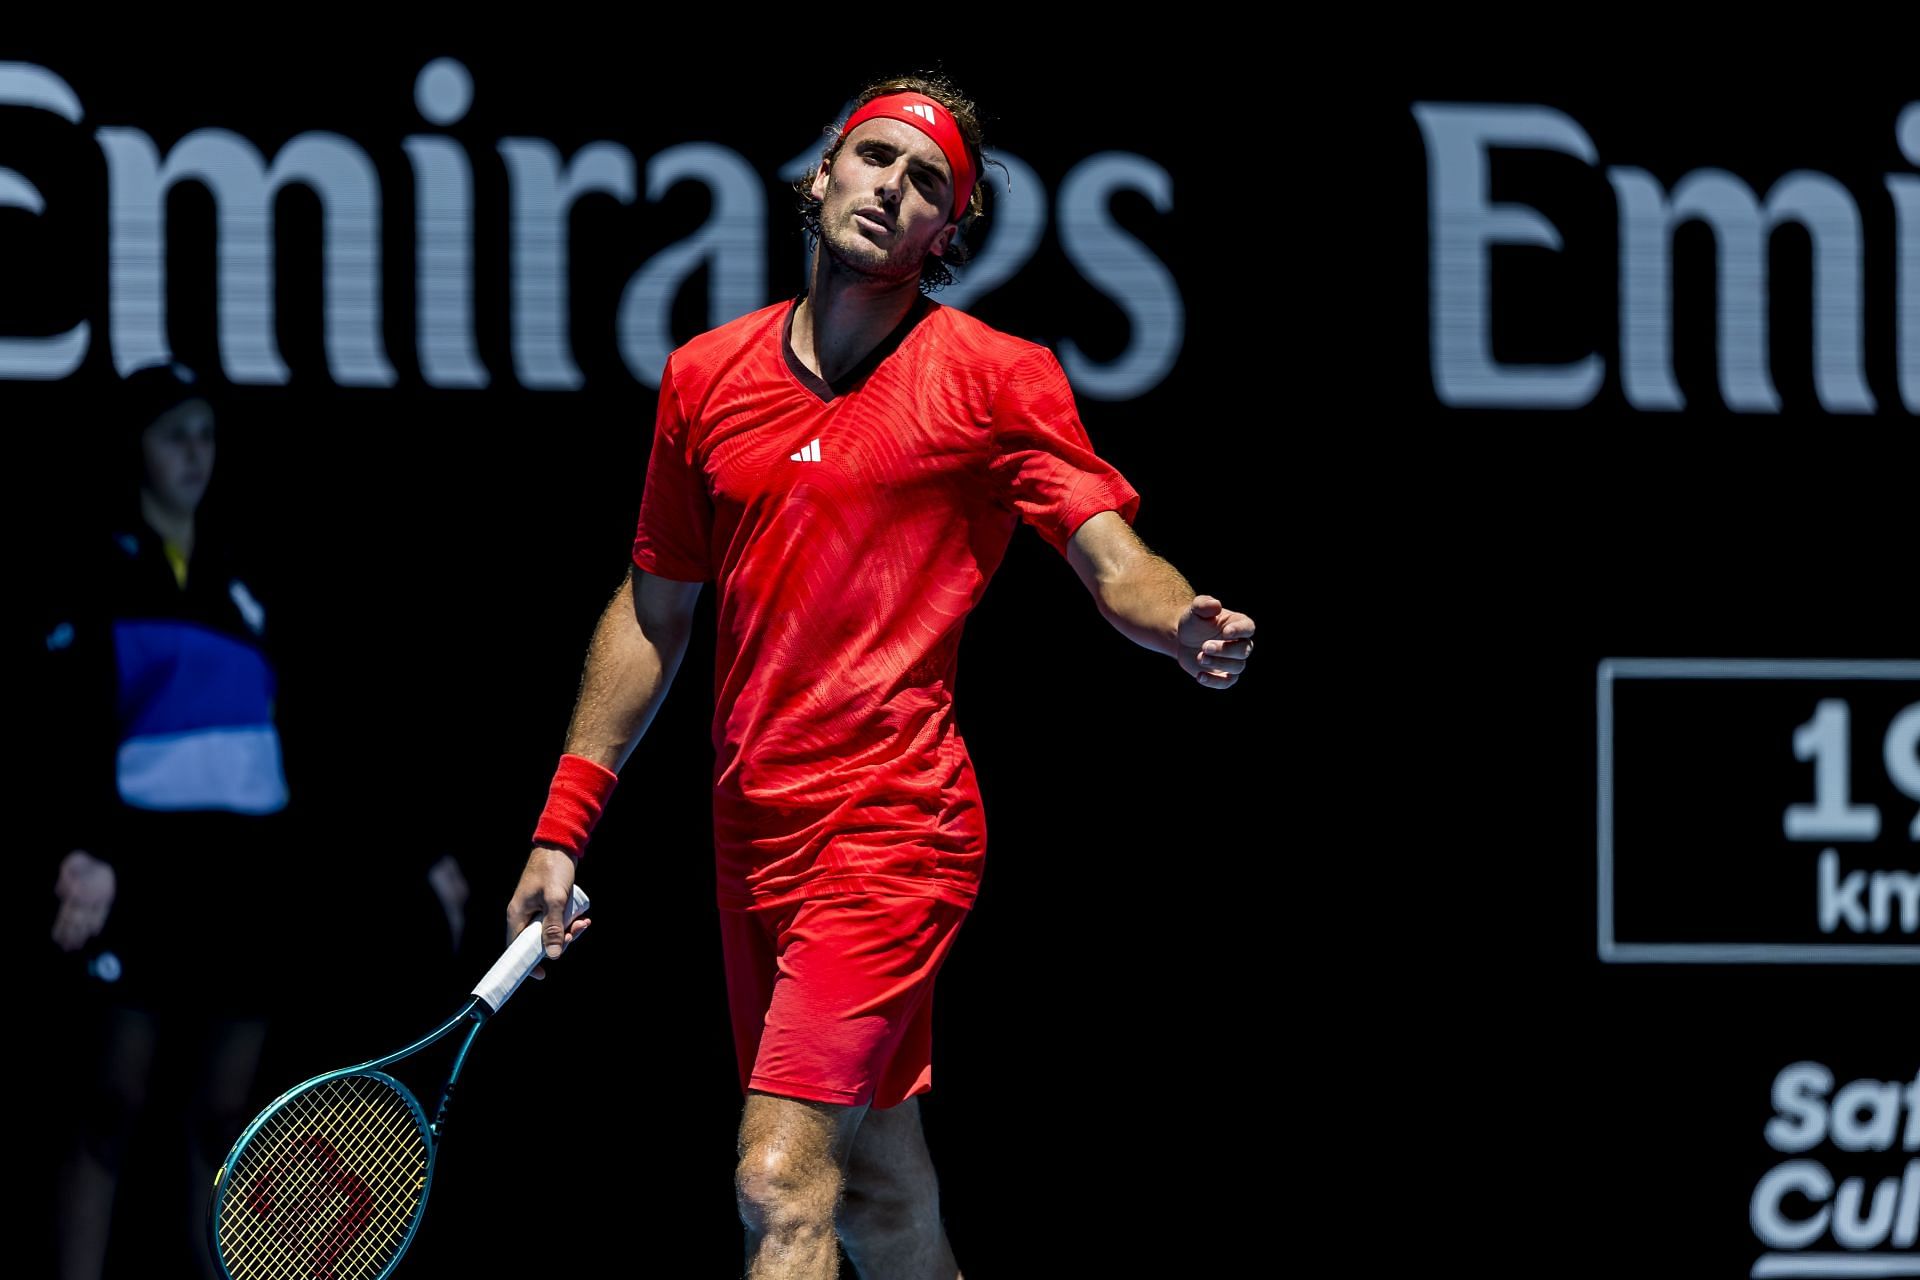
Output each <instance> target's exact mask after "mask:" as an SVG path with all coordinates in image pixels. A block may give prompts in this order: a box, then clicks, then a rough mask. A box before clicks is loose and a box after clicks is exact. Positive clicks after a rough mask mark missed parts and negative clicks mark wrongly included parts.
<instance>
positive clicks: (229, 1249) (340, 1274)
mask: <svg viewBox="0 0 1920 1280" xmlns="http://www.w3.org/2000/svg"><path fill="white" fill-rule="evenodd" d="M428 1157H429V1149H428V1141H427V1135H426V1129H425V1123H424V1120H423V1118H422V1117H421V1115H420V1113H419V1111H418V1109H417V1108H416V1107H415V1106H414V1105H413V1102H412V1099H411V1098H410V1097H409V1096H408V1095H406V1094H405V1093H403V1092H402V1091H401V1090H400V1089H399V1088H397V1087H396V1086H394V1085H393V1084H392V1083H390V1082H388V1081H386V1080H384V1079H380V1078H376V1077H373V1076H365V1075H355V1076H343V1077H338V1078H336V1079H332V1080H328V1081H325V1082H323V1083H321V1084H318V1085H316V1086H314V1087H312V1088H310V1089H305V1090H302V1091H301V1092H300V1093H298V1094H296V1095H294V1096H293V1097H292V1098H289V1099H288V1100H287V1101H286V1102H285V1103H284V1104H283V1105H282V1106H281V1107H279V1108H278V1109H277V1110H276V1111H275V1112H274V1113H273V1114H272V1115H271V1116H269V1117H268V1118H267V1121H266V1122H265V1123H264V1124H262V1125H261V1126H260V1128H259V1129H258V1130H257V1131H256V1132H255V1133H254V1135H253V1136H252V1138H250V1139H249V1140H248V1142H247V1145H246V1148H245V1149H244V1150H243V1151H242V1152H241V1153H240V1154H239V1157H238V1158H237V1159H236V1160H235V1161H234V1164H233V1168H232V1171H231V1172H230V1173H229V1174H228V1175H227V1177H226V1179H225V1181H224V1182H223V1183H222V1185H221V1188H220V1196H221V1206H220V1219H219V1232H218V1242H217V1243H218V1247H219V1251H220V1260H221V1262H222V1263H223V1264H224V1265H225V1267H226V1269H227V1272H228V1274H229V1275H231V1276H232V1277H233V1280H295V1278H298V1280H370V1278H371V1277H374V1276H378V1275H379V1274H381V1272H382V1271H384V1270H385V1269H386V1268H387V1267H388V1266H389V1265H390V1264H391V1263H392V1262H393V1260H394V1258H395V1257H396V1255H397V1254H398V1253H399V1251H400V1249H401V1247H402V1246H403V1245H404V1244H405V1243H406V1240H407V1236H408V1234H409V1232H410V1231H411V1230H412V1228H413V1224H414V1222H415V1220H416V1219H417V1217H418V1215H419V1210H420V1207H421V1202H422V1197H423V1195H424V1194H425V1191H426V1178H427V1167H428Z"/></svg>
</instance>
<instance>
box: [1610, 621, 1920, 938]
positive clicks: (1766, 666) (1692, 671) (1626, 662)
mask: <svg viewBox="0 0 1920 1280" xmlns="http://www.w3.org/2000/svg"><path fill="white" fill-rule="evenodd" d="M1616 676H1618V677H1620V678H1623V679H1630V680H1699V679H1707V680H1713V679H1720V680H1799V679H1816V680H1920V662H1900V661H1884V662H1882V661H1859V662H1848V661H1829V660H1825V659H1813V658H1806V659H1800V658H1602V659H1601V660H1600V672H1599V679H1598V689H1597V690H1596V693H1595V698H1596V701H1597V703H1598V711H1599V718H1600V741H1599V766H1600V779H1599V781H1600V794H1599V797H1598V805H1599V811H1600V812H1599V818H1600V860H1599V861H1600V867H1599V874H1600V884H1599V890H1600V921H1599V924H1600V959H1601V962H1602V963H1604V964H1920V945H1913V946H1908V945H1905V944H1901V945H1880V944H1873V943H1864V944H1858V945H1841V944H1835V945H1833V946H1826V945H1824V944H1821V943H1766V942H1733V943H1717V942H1716V943H1694V942H1625V943H1622V942H1615V941H1614V937H1613V681H1614V678H1615V677H1616Z"/></svg>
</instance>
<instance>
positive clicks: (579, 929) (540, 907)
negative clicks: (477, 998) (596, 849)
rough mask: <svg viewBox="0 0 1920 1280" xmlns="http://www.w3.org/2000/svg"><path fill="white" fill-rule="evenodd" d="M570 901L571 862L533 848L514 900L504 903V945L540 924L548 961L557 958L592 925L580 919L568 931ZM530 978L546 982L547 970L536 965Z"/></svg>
mask: <svg viewBox="0 0 1920 1280" xmlns="http://www.w3.org/2000/svg"><path fill="white" fill-rule="evenodd" d="M572 897H573V859H572V858H571V857H569V856H568V855H567V854H566V852H565V851H563V850H560V849H555V848H552V847H550V846H548V845H543V844H537V845H535V846H533V852H532V853H529V854H528V855H527V865H526V868H525V869H524V870H523V871H521V873H520V883H519V884H518V885H516V886H515V887H514V890H513V897H511V898H509V899H508V900H507V941H508V942H509V943H511V942H512V941H513V940H514V939H515V938H517V937H519V936H520V931H521V930H522V929H525V928H526V927H527V926H528V925H529V924H531V923H532V922H533V921H535V920H539V921H541V922H542V924H541V931H540V935H541V941H542V942H543V943H544V944H545V949H546V953H547V959H549V960H551V959H553V958H554V957H556V956H558V955H559V954H560V953H561V951H563V950H565V949H566V948H567V947H568V946H569V945H571V944H572V942H573V940H574V939H575V938H577V937H579V936H580V935H581V934H583V933H585V932H586V931H587V926H588V925H589V924H591V923H593V922H592V921H591V920H589V919H588V918H587V917H585V916H581V917H579V918H578V919H577V920H575V921H574V922H573V927H572V928H571V929H569V928H568V927H567V903H568V902H569V901H570V900H571V899H572ZM533 976H534V977H536V978H545V977H546V976H547V971H546V968H545V967H544V966H542V965H535V966H534V967H533Z"/></svg>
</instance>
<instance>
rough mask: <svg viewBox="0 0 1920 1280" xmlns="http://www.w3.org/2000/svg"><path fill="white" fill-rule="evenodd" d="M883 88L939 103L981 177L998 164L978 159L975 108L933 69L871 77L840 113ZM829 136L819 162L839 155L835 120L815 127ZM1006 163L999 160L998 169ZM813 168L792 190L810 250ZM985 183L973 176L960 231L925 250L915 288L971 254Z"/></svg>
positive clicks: (816, 228) (939, 279)
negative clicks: (943, 246)
mask: <svg viewBox="0 0 1920 1280" xmlns="http://www.w3.org/2000/svg"><path fill="white" fill-rule="evenodd" d="M888 93H923V94H925V95H926V96H927V97H929V98H932V99H933V100H934V101H935V102H937V103H939V104H940V105H941V106H943V107H945V108H946V109H947V111H948V112H949V113H951V114H952V116H953V120H954V123H955V124H957V125H959V126H960V136H961V137H962V138H964V139H965V140H966V144H967V155H968V157H969V158H970V159H972V161H973V169H974V172H975V173H976V174H979V175H980V178H981V179H983V178H985V176H986V166H987V165H989V164H1000V162H999V161H997V160H986V159H983V157H982V154H981V148H982V145H983V143H982V137H981V130H980V111H979V108H978V107H976V106H974V104H973V100H972V99H970V98H968V97H967V96H966V95H965V94H964V93H962V92H960V90H959V89H958V88H956V87H955V86H954V84H953V82H952V81H951V80H949V79H947V77H946V76H945V75H944V74H942V73H941V72H938V71H921V72H918V73H916V74H913V75H905V76H891V77H888V78H887V79H885V80H877V81H875V82H874V83H872V84H869V85H867V86H866V87H865V88H863V89H861V90H860V92H859V93H858V94H856V95H855V96H854V99H853V106H852V107H851V108H850V109H849V111H848V113H847V116H846V117H845V118H847V119H851V118H852V115H853V112H855V111H858V110H859V109H860V108H861V107H864V106H866V105H867V103H869V102H871V101H873V100H874V99H875V98H878V97H880V96H881V95H883V94H888ZM821 132H822V133H824V134H825V135H826V136H828V137H830V138H832V139H833V144H832V145H831V146H830V147H828V148H827V150H826V152H825V154H823V155H822V156H821V161H822V163H824V164H826V165H829V166H830V165H832V164H833V161H834V158H835V157H836V156H838V155H839V154H840V147H841V144H842V143H843V142H845V141H846V139H845V138H844V137H843V136H842V135H841V132H840V124H839V122H837V121H836V122H835V123H834V124H830V125H828V126H827V127H826V128H825V129H823V130H822V131H821ZM1006 167H1007V166H1005V165H1004V164H1002V165H1000V168H1001V169H1002V170H1003V171H1004V170H1005V169H1006ZM818 173H819V169H818V167H815V168H814V169H811V170H809V171H808V172H807V173H806V174H805V175H804V176H802V177H801V178H799V179H797V180H796V181H795V182H794V184H793V192H794V195H795V196H796V197H798V200H799V212H800V222H801V225H802V226H804V227H805V228H806V235H807V248H808V249H809V250H812V249H813V248H815V246H817V245H818V243H819V241H820V202H819V201H818V200H815V199H814V198H813V194H812V187H813V179H814V177H815V175H817V174H818ZM986 185H987V184H986V183H985V182H984V181H981V180H980V179H976V180H975V181H974V184H973V194H972V195H971V196H970V197H969V198H968V200H967V207H966V210H965V211H964V212H963V213H962V214H961V215H960V219H959V221H960V230H959V231H958V232H957V233H956V234H955V235H954V237H953V242H952V243H951V244H949V245H948V246H947V251H946V253H945V254H944V255H942V254H936V253H929V254H928V255H927V256H926V259H925V260H924V261H922V262H921V264H920V292H922V293H926V294H931V293H933V292H935V291H936V290H939V289H943V288H945V287H946V286H948V285H950V284H952V283H953V271H952V270H951V268H952V267H954V266H962V267H964V266H965V265H966V264H967V262H968V260H969V259H971V258H972V257H973V251H972V250H971V249H970V248H968V247H967V237H968V235H969V234H970V233H971V232H972V230H973V228H974V227H975V226H976V225H978V224H979V222H980V220H981V219H982V218H984V217H985V216H986V210H987V202H986V198H985V194H984V193H985V188H986Z"/></svg>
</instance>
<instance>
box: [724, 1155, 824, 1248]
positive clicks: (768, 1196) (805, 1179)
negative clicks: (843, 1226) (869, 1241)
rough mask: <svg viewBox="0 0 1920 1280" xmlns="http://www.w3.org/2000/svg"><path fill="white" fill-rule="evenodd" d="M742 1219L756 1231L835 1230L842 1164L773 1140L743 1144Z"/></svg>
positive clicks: (737, 1177)
mask: <svg viewBox="0 0 1920 1280" xmlns="http://www.w3.org/2000/svg"><path fill="white" fill-rule="evenodd" d="M733 1185H734V1195H735V1197H736V1199H737V1200H738V1201H739V1206H740V1220H741V1221H742V1222H744V1223H745V1224H746V1225H747V1227H748V1228H749V1229H750V1230H752V1231H753V1232H755V1233H756V1234H761V1235H767V1234H776V1235H780V1234H793V1233H799V1232H803V1231H809V1230H812V1231H818V1230H832V1228H833V1206H834V1202H835V1201H837V1200H838V1199H839V1197H840V1169H839V1166H837V1165H836V1164H835V1163H834V1162H833V1160H832V1159H831V1158H828V1157H826V1156H825V1155H824V1153H822V1154H821V1155H820V1156H819V1157H815V1156H814V1155H811V1154H808V1153H805V1152H800V1151H797V1150H796V1149H795V1148H794V1147H792V1146H790V1145H787V1144H782V1143H774V1142H748V1143H744V1144H742V1147H741V1155H740V1162H739V1164H737V1165H736V1166H735V1167H734V1174H733Z"/></svg>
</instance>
